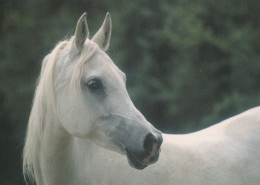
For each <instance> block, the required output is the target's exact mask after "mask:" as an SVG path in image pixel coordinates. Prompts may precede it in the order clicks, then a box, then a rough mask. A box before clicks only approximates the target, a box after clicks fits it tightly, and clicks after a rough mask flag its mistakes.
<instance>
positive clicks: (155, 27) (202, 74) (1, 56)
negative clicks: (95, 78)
mask: <svg viewBox="0 0 260 185" xmlns="http://www.w3.org/2000/svg"><path fill="white" fill-rule="evenodd" d="M85 11H87V13H88V24H89V28H90V32H91V35H92V36H93V34H94V33H95V32H96V31H97V29H98V28H99V27H100V26H101V24H102V21H103V19H104V17H105V13H106V12H107V11H109V12H110V13H111V15H112V20H113V32H112V40H111V47H110V49H109V51H108V54H109V55H110V56H111V58H112V60H113V61H114V62H115V63H116V65H118V66H119V68H121V69H122V70H123V71H124V72H125V73H126V74H127V79H128V80H127V88H128V90H129V94H130V96H131V98H132V100H133V102H134V103H135V105H136V106H137V108H138V109H140V110H141V112H142V113H143V114H144V115H145V116H146V118H147V119H148V120H149V121H150V122H151V123H153V124H154V125H155V126H156V127H157V128H159V129H161V130H162V131H164V132H167V133H188V132H192V131H197V130H199V129H202V128H205V127H207V126H209V125H212V124H215V123H217V122H219V121H221V120H223V119H225V118H228V117H230V116H233V115H235V114H238V113H240V112H242V111H244V110H246V109H248V108H251V107H254V106H257V105H259V103H260V96H259V92H260V60H259V59H260V36H259V35H260V34H259V33H260V22H259V20H260V1H259V0H196V1H194V0H172V1H170V0H159V1H157V0H142V1H140V0H99V1H94V0H92V1H90V0H77V1H75V0H73V1H72V0H34V1H21V0H0V146H1V149H0V184H1V185H16V184H17V185H18V184H19V185H21V184H23V177H22V171H21V166H22V165H21V164H22V157H21V153H22V148H23V145H24V135H25V130H26V125H27V120H28V117H29V112H30V108H31V103H32V96H33V91H34V88H35V84H36V79H37V77H38V75H39V72H40V66H41V61H42V59H43V57H44V56H45V55H46V54H47V53H48V52H49V51H50V50H51V49H52V48H53V47H54V46H55V44H56V43H57V42H58V41H60V40H62V39H64V38H69V36H71V35H72V34H73V33H74V28H75V24H76V21H77V20H78V18H79V16H80V15H81V14H82V13H83V12H85Z"/></svg>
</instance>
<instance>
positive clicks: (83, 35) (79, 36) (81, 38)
mask: <svg viewBox="0 0 260 185" xmlns="http://www.w3.org/2000/svg"><path fill="white" fill-rule="evenodd" d="M88 35H89V31H88V24H87V13H84V14H83V15H82V16H81V17H80V18H79V20H78V22H77V26H76V31H75V37H74V41H75V45H76V48H77V50H78V51H79V52H80V51H81V50H82V48H83V45H84V43H85V41H86V39H87V38H88Z"/></svg>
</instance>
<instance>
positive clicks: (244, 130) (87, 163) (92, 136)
mask: <svg viewBox="0 0 260 185" xmlns="http://www.w3.org/2000/svg"><path fill="white" fill-rule="evenodd" d="M111 28H112V23H111V19H110V15H109V14H107V16H106V18H105V21H104V23H103V25H102V26H101V28H100V29H99V31H98V32H97V33H96V34H95V36H94V37H93V38H92V39H91V40H89V39H88V35H89V32H88V27H87V22H86V14H83V15H82V16H81V17H80V19H79V21H78V23H77V26H76V32H75V35H74V37H72V38H71V39H70V40H68V41H63V42H61V43H59V44H58V45H57V46H56V47H55V48H54V50H53V51H52V52H51V53H50V54H49V55H47V56H46V57H45V59H44V60H43V64H42V70H41V75H40V78H39V83H38V87H37V90H36V92H35V97H34V102H33V107H32V111H31V115H30V119H29V125H28V130H27V137H26V143H25V147H24V156H23V157H24V158H23V167H24V174H25V176H29V177H31V178H32V179H35V181H36V183H37V184H38V185H66V184H68V185H128V184H129V185H161V184H162V185H167V184H168V185H257V184H260V108H254V109H252V110H249V111H247V112H245V113H242V114H240V115H238V116H235V117H233V118H231V119H228V120H226V121H224V122H222V123H219V124H217V125H215V126H212V127H210V128H207V129H205V130H202V131H199V132H195V133H191V134H187V135H167V134H163V140H164V142H163V144H162V147H161V152H159V151H160V146H161V143H162V135H161V133H160V132H159V131H158V130H156V129H155V128H154V127H153V126H152V125H151V124H150V123H149V122H147V121H146V119H145V118H144V116H143V115H142V114H141V113H140V112H139V111H138V110H137V109H136V108H135V106H134V105H133V103H132V101H131V100H130V98H129V96H128V93H127V90H126V87H125V81H126V77H125V74H124V73H123V72H122V71H120V70H119V69H118V68H117V67H116V66H115V64H114V63H113V62H112V60H111V59H110V58H109V56H108V55H107V54H106V53H105V51H106V49H107V48H108V46H109V41H110V35H111ZM159 153H160V159H159V160H158V157H159ZM124 155H125V156H126V157H125V156H124ZM157 160H158V161H157ZM127 161H128V162H127ZM156 161H157V162H156ZM155 162H156V163H155ZM153 163H155V164H153ZM129 164H130V165H129ZM150 164H152V165H150ZM149 165H150V166H149ZM137 169H139V170H137ZM141 169H142V170H141Z"/></svg>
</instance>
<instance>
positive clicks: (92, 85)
mask: <svg viewBox="0 0 260 185" xmlns="http://www.w3.org/2000/svg"><path fill="white" fill-rule="evenodd" d="M87 87H88V88H89V89H90V90H92V91H95V90H98V89H102V88H103V84H102V82H101V80H100V79H98V78H94V79H92V80H89V81H88V82H87Z"/></svg>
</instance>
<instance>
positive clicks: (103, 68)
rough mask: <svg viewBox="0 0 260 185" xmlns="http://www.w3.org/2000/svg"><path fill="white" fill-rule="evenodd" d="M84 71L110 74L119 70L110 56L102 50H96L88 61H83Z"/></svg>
mask: <svg viewBox="0 0 260 185" xmlns="http://www.w3.org/2000/svg"><path fill="white" fill-rule="evenodd" d="M84 71H85V72H86V73H88V72H90V71H94V72H96V73H99V74H103V75H111V76H113V75H114V74H117V73H118V72H120V70H119V69H118V68H117V66H116V65H115V64H114V62H113V61H112V60H111V59H110V57H109V56H108V55H107V54H106V53H104V52H102V51H97V52H96V53H95V54H94V56H93V57H92V58H91V59H90V61H88V62H86V63H85V65H84Z"/></svg>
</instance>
